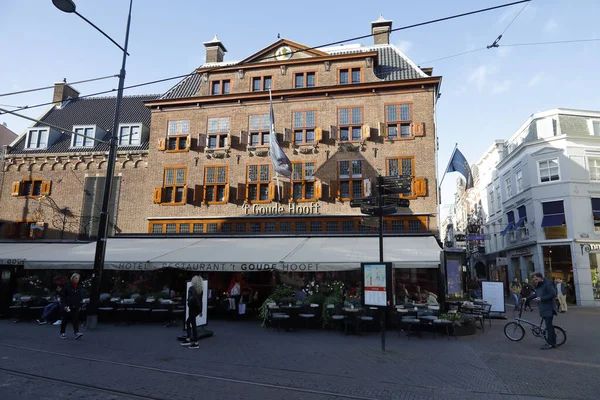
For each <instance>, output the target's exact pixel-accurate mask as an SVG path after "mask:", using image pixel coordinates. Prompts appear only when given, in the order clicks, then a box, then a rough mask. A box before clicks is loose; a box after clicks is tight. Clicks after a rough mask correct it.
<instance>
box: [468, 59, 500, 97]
mask: <svg viewBox="0 0 600 400" xmlns="http://www.w3.org/2000/svg"><path fill="white" fill-rule="evenodd" d="M494 70H495V68H493V67H488V66H487V65H480V66H479V67H477V68H475V69H474V70H473V71H472V72H471V75H469V78H468V81H469V82H470V83H474V84H475V86H477V90H479V91H480V92H481V91H482V90H483V88H484V87H485V86H486V85H487V83H488V80H489V75H490V74H492V73H493V72H494Z"/></svg>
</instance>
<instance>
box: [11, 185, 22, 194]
mask: <svg viewBox="0 0 600 400" xmlns="http://www.w3.org/2000/svg"><path fill="white" fill-rule="evenodd" d="M20 191H21V182H13V184H12V191H11V194H12V195H13V196H18V195H19V192H20Z"/></svg>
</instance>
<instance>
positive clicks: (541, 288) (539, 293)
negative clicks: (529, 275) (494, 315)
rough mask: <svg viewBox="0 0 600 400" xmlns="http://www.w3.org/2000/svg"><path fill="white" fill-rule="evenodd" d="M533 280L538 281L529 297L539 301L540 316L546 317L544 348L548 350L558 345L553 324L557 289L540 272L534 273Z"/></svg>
mask: <svg viewBox="0 0 600 400" xmlns="http://www.w3.org/2000/svg"><path fill="white" fill-rule="evenodd" d="M533 281H534V282H535V283H536V288H535V292H534V293H533V294H531V295H530V296H529V297H528V298H529V299H530V300H532V299H535V300H537V301H539V307H540V317H542V318H543V319H544V322H545V325H546V344H545V345H544V346H542V350H548V349H551V348H553V347H556V336H555V334H554V325H553V324H552V320H553V319H554V315H555V314H556V309H555V299H556V290H555V289H554V286H553V285H552V282H550V281H549V280H547V279H546V278H544V276H543V275H542V274H541V273H540V272H536V273H535V274H533Z"/></svg>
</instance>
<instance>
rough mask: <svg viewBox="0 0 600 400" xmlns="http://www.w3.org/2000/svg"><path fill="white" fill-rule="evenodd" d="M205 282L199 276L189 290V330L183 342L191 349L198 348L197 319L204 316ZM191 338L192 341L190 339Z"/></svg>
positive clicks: (182, 343) (186, 323) (194, 278)
mask: <svg viewBox="0 0 600 400" xmlns="http://www.w3.org/2000/svg"><path fill="white" fill-rule="evenodd" d="M202 284H203V281H202V278H201V277H200V276H199V275H196V276H194V277H193V278H192V285H191V286H190V288H189V290H188V295H187V305H188V309H189V314H188V318H187V320H186V321H185V326H186V328H187V339H186V340H184V341H183V342H181V345H182V346H190V349H197V348H198V329H197V327H196V317H197V316H199V315H200V316H202V306H203V304H202V292H203V286H202ZM190 338H191V339H190Z"/></svg>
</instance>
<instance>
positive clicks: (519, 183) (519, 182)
mask: <svg viewBox="0 0 600 400" xmlns="http://www.w3.org/2000/svg"><path fill="white" fill-rule="evenodd" d="M515 184H516V188H517V194H519V193H521V192H522V191H523V170H518V171H517V172H515Z"/></svg>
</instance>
